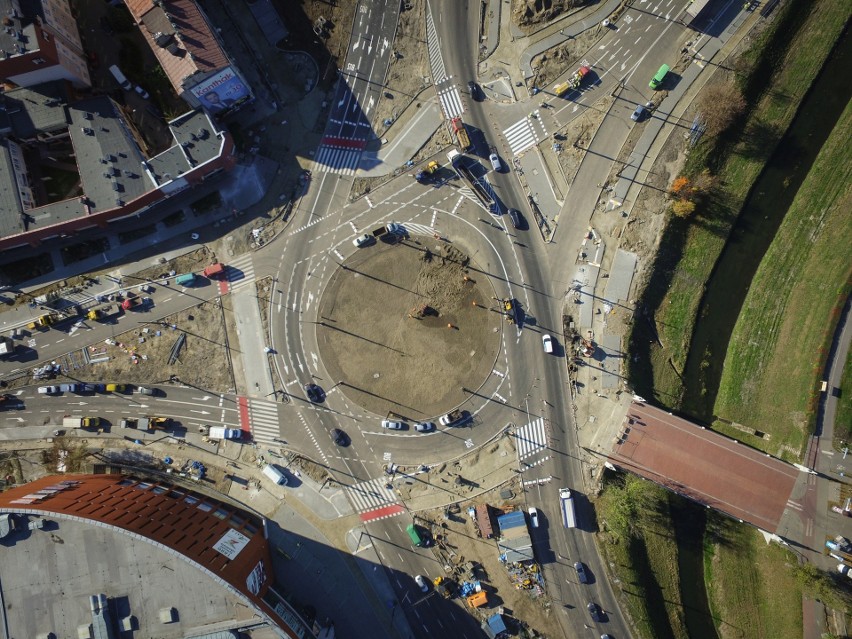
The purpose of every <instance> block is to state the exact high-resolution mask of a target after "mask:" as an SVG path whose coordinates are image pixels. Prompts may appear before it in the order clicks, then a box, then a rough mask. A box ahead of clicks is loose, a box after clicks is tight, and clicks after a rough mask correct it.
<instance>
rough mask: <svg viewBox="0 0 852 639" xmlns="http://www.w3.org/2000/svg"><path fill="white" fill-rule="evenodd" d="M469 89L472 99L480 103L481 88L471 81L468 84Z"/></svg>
mask: <svg viewBox="0 0 852 639" xmlns="http://www.w3.org/2000/svg"><path fill="white" fill-rule="evenodd" d="M467 88H468V89H469V90H470V97H471V98H473V99H474V100H477V101H478V100H479V86H478V85H477V84H476V82H474V81H473V80H471V81H470V82H468V83H467Z"/></svg>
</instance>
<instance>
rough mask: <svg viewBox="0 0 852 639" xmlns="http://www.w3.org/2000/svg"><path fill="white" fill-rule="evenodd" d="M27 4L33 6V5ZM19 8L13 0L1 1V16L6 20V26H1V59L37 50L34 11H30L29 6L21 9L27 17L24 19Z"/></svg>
mask: <svg viewBox="0 0 852 639" xmlns="http://www.w3.org/2000/svg"><path fill="white" fill-rule="evenodd" d="M26 4H27V5H32V3H26ZM19 6H20V5H19V3H17V2H14V3H13V2H12V1H11V0H0V14H2V15H3V18H4V24H3V25H0V50H2V51H3V53H2V54H0V58H10V57H12V56H14V55H20V54H22V53H31V52H33V51H36V50H37V46H36V43H37V40H36V33H35V24H34V23H33V18H32V15H33V14H32V11H31V10H28V9H30V7H29V6H24V7H21V10H22V12H23V13H24V14H25V15H26V17H24V16H23V15H21V12H19V11H18V10H17V9H18V7H19ZM7 23H11V24H7Z"/></svg>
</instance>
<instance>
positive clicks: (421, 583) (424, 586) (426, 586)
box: [414, 575, 429, 592]
mask: <svg viewBox="0 0 852 639" xmlns="http://www.w3.org/2000/svg"><path fill="white" fill-rule="evenodd" d="M414 581H416V582H417V585H418V586H420V590H422V591H423V592H429V584H427V583H426V580H425V579H424V578H423V575H417V576H416V577H415V578H414Z"/></svg>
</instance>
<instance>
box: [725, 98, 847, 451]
mask: <svg viewBox="0 0 852 639" xmlns="http://www.w3.org/2000/svg"><path fill="white" fill-rule="evenodd" d="M850 137H852V104H850V105H847V107H846V109H845V110H844V113H843V115H842V117H841V118H840V120H839V121H838V123H837V125H836V126H835V128H834V130H833V131H832V133H831V135H830V136H829V138H828V140H827V141H826V143H825V144H824V145H823V147H822V150H821V151H820V154H819V156H818V157H817V159H816V161H815V162H814V165H813V167H812V168H811V171H810V173H809V174H808V176H807V178H806V179H805V181H804V183H803V184H802V186H801V188H800V189H799V191H798V193H797V195H796V198H795V199H794V200H793V204H792V206H791V207H790V210H789V211H788V213H787V215H786V217H785V219H784V222H783V223H782V225H781V228H780V229H779V230H778V233H777V234H776V236H775V239H774V240H773V242H772V245H771V246H770V248H769V250H768V251H767V253H766V255H765V256H764V258H763V261H762V262H761V265H760V267H759V269H758V271H757V274H756V275H755V277H754V279H753V280H752V284H751V288H750V289H749V294H748V296H747V297H746V301H745V304H744V305H743V308H742V311H741V312H740V316H739V318H738V320H737V324H736V327H735V328H734V333H733V335H732V337H731V341H730V344H729V348H728V355H727V357H726V358H725V366H724V371H723V374H722V380H721V384H720V387H719V394H718V396H717V398H716V407H715V413H716V414H717V415H718V416H719V417H722V418H725V419H728V420H731V421H737V422H742V423H747V424H749V425H750V426H752V427H754V428H757V429H758V430H761V431H764V432H766V433H769V434H771V439H770V440H769V441H768V442H764V443H763V445H762V448H764V449H768V450H769V451H770V452H777V451H776V449H777V448H778V447H779V446H780V445H781V444H786V445H788V446H790V447H791V448H792V449H796V450H799V451H800V450H801V449H802V448H803V446H804V442H805V437H806V435H807V434H808V432H809V431H810V426H811V422H812V419H813V417H814V410H815V408H816V400H817V398H818V390H819V384H820V380H821V379H822V376H823V367H824V364H825V357H826V352H827V349H828V347H829V346H830V340H831V338H832V335H833V333H834V327H835V324H836V320H837V319H838V317H839V314H840V310H841V308H842V306H843V304H844V303H845V301H846V296H847V294H848V292H849V281H850V276H852V260H850V259H849V247H850V246H852V222H850V216H849V210H850V205H852V163H850V162H849V148H848V144H849V139H850ZM731 434H732V435H733V434H734V433H733V432H732V433H731ZM750 443H751V442H750ZM794 457H796V458H797V459H798V456H797V455H794Z"/></svg>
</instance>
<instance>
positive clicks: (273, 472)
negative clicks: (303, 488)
mask: <svg viewBox="0 0 852 639" xmlns="http://www.w3.org/2000/svg"><path fill="white" fill-rule="evenodd" d="M263 474H264V475H266V476H267V477H269V479H271V480H272V481H274V482H275V483H276V484H278V485H279V486H286V485H287V475H285V474H284V473H282V472H281V471H280V470H278V469H277V468H276V467H275V466H273V465H272V464H266V466H264V467H263Z"/></svg>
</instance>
